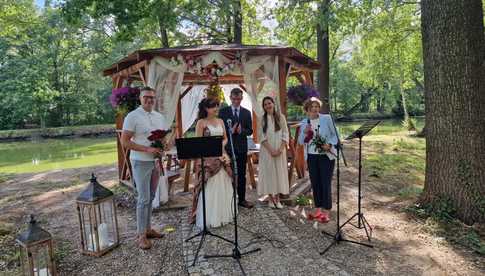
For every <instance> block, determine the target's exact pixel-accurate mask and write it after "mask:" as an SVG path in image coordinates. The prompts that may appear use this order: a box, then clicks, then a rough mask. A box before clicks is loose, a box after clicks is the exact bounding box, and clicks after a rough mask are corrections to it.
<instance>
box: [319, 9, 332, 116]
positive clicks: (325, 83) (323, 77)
mask: <svg viewBox="0 0 485 276" xmlns="http://www.w3.org/2000/svg"><path fill="white" fill-rule="evenodd" d="M327 13H328V0H325V1H323V2H322V3H321V4H320V14H323V15H325V16H323V18H325V19H324V20H323V22H319V24H317V28H316V29H317V59H318V62H320V64H321V67H320V70H318V92H319V93H320V100H321V101H322V112H324V113H328V111H329V109H330V106H329V105H328V100H329V94H330V92H329V86H330V60H329V58H330V52H329V51H330V48H329V33H328V16H327Z"/></svg>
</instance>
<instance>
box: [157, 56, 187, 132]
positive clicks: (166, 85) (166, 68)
mask: <svg viewBox="0 0 485 276" xmlns="http://www.w3.org/2000/svg"><path fill="white" fill-rule="evenodd" d="M177 60H178V62H177V63H173V62H170V60H168V59H165V58H161V57H155V58H153V59H152V60H151V61H150V65H149V67H148V80H147V83H148V86H150V87H152V88H154V89H155V91H156V103H155V110H157V111H158V112H160V113H162V114H163V115H164V117H165V119H166V120H167V124H169V125H172V122H173V120H174V118H175V112H176V111H177V100H178V98H179V95H180V88H181V86H182V81H183V79H184V72H185V70H186V65H185V62H184V61H183V59H182V57H181V56H179V57H178V59H177Z"/></svg>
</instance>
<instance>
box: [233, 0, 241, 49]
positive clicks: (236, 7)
mask: <svg viewBox="0 0 485 276" xmlns="http://www.w3.org/2000/svg"><path fill="white" fill-rule="evenodd" d="M233 11H234V16H233V20H234V26H233V29H234V43H236V44H242V23H243V22H242V14H241V0H235V1H234V2H233Z"/></svg>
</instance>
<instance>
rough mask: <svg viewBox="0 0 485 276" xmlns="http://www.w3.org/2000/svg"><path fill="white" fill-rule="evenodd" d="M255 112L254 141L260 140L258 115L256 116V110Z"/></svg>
mask: <svg viewBox="0 0 485 276" xmlns="http://www.w3.org/2000/svg"><path fill="white" fill-rule="evenodd" d="M252 112H253V141H254V143H257V142H258V117H256V112H254V110H253V111H252Z"/></svg>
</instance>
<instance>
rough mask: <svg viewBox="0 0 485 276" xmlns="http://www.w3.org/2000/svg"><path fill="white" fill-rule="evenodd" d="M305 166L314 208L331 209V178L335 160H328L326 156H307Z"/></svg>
mask: <svg viewBox="0 0 485 276" xmlns="http://www.w3.org/2000/svg"><path fill="white" fill-rule="evenodd" d="M307 164H308V172H309V173H310V182H311V183H312V189H313V199H314V201H315V207H316V208H324V209H327V210H330V209H332V176H333V169H334V167H335V160H330V159H328V156H327V155H326V154H309V155H308V158H307Z"/></svg>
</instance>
